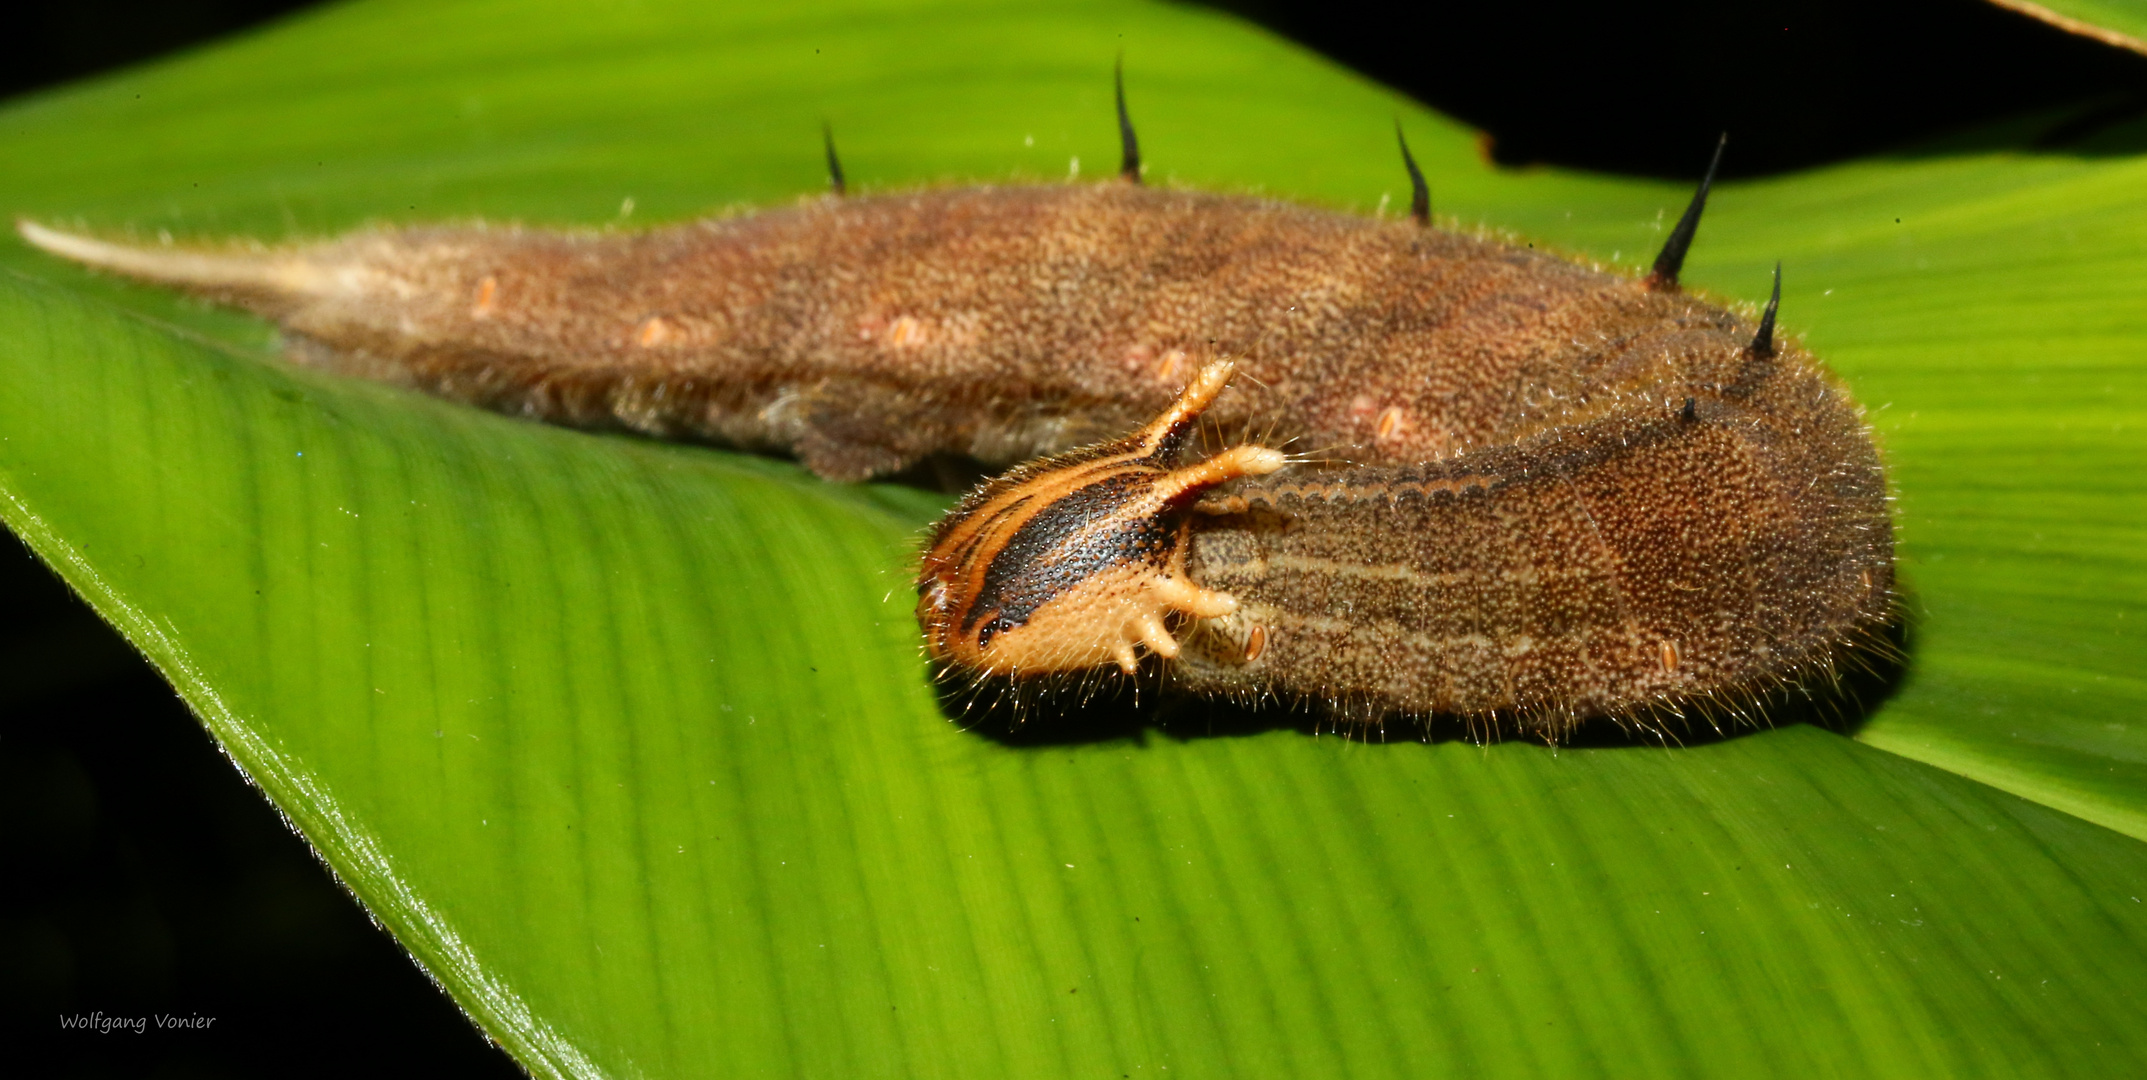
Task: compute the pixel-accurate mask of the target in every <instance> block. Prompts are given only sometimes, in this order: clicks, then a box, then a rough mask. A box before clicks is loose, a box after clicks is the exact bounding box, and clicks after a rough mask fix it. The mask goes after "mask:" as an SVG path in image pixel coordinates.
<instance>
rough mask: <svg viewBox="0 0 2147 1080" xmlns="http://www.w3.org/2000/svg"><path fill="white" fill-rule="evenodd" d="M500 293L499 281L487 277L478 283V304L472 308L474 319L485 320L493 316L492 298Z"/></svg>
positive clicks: (471, 313) (471, 312)
mask: <svg viewBox="0 0 2147 1080" xmlns="http://www.w3.org/2000/svg"><path fill="white" fill-rule="evenodd" d="M498 293H499V279H498V278H495V277H491V276H487V277H486V278H485V279H484V280H483V281H480V282H478V283H477V302H476V303H475V304H472V305H471V306H470V315H471V317H473V318H478V319H484V318H490V317H491V315H492V298H493V297H494V296H496V295H498Z"/></svg>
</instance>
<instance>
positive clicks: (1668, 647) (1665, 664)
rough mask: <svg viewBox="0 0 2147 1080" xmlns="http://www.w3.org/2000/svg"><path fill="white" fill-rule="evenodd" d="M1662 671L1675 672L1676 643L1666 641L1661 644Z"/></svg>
mask: <svg viewBox="0 0 2147 1080" xmlns="http://www.w3.org/2000/svg"><path fill="white" fill-rule="evenodd" d="M1662 669H1663V670H1664V671H1669V672H1675V671H1676V670H1677V642H1674V641H1667V640H1666V641H1664V642H1663V643H1662Z"/></svg>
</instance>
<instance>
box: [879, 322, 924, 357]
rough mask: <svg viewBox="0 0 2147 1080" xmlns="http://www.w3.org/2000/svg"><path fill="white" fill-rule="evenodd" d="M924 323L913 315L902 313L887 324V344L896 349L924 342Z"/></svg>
mask: <svg viewBox="0 0 2147 1080" xmlns="http://www.w3.org/2000/svg"><path fill="white" fill-rule="evenodd" d="M925 336H926V330H925V328H924V323H923V322H922V321H920V320H919V319H918V318H917V317H916V316H914V315H904V316H902V317H901V318H898V319H896V320H895V321H894V322H892V323H889V324H888V325H887V334H886V338H887V344H889V345H892V346H894V347H895V348H897V349H906V348H909V347H910V346H913V345H922V344H924V339H925Z"/></svg>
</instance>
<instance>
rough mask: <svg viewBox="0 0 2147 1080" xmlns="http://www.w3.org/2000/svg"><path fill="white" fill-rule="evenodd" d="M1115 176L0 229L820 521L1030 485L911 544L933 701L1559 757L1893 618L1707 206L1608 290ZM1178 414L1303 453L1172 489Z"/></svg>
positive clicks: (1818, 656) (1195, 468) (1820, 661)
mask: <svg viewBox="0 0 2147 1080" xmlns="http://www.w3.org/2000/svg"><path fill="white" fill-rule="evenodd" d="M1126 130H1127V134H1128V140H1127V142H1128V150H1129V154H1128V158H1129V162H1132V161H1135V160H1137V159H1136V158H1135V157H1134V155H1133V152H1132V143H1131V138H1130V128H1128V129H1126ZM1404 152H1405V154H1406V149H1405V151H1404ZM1410 169H1411V172H1412V175H1414V174H1415V167H1414V164H1413V162H1412V163H1411V164H1410ZM837 175H838V180H839V172H838V174H837ZM1137 177H1138V172H1137V168H1131V167H1129V170H1128V172H1127V178H1129V179H1133V180H1135V181H1136V182H1132V183H1128V182H1122V181H1112V182H1103V183H1092V184H1067V185H1049V186H998V187H969V188H952V189H941V190H927V191H921V192H913V193H906V194H893V195H881V196H872V197H841V198H814V199H809V200H806V201H802V202H801V203H800V204H798V205H796V206H793V207H789V208H783V209H772V210H765V211H761V212H758V213H753V214H749V215H745V216H738V217H731V218H725V219H718V220H709V221H700V222H694V223H689V224H682V225H677V226H672V227H668V228H661V229H656V230H653V231H649V232H643V233H636V234H622V233H597V232H591V233H581V234H573V233H558V232H546V231H538V230H532V229H522V228H496V227H482V226H468V227H418V228H403V229H375V230H369V231H364V232H360V233H357V234H354V235H350V236H347V237H344V238H342V239H338V240H331V241H327V242H324V243H319V244H314V245H308V246H297V247H289V248H282V249H261V248H252V249H245V250H241V249H231V250H225V251H209V250H185V249H172V248H138V247H132V246H128V245H124V244H117V243H111V242H106V241H102V240H97V239H93V238H89V237H84V236H79V235H74V234H70V233H65V232H60V231H56V230H53V229H49V228H46V227H43V226H39V225H36V224H34V223H30V222H21V223H19V224H18V228H19V230H20V231H21V233H22V235H23V236H24V237H25V238H26V239H28V240H29V241H30V242H31V243H33V244H36V245H37V246H39V247H42V248H45V249H46V250H48V251H51V252H53V253H56V254H59V255H62V256H65V257H68V258H71V259H74V260H77V261H79V262H83V263H86V264H89V265H92V266H97V267H102V268H105V269H108V270H112V271H115V272H118V273H122V274H126V275H129V276H133V277H136V278H140V279H144V280H148V281H152V282H159V283H163V284H167V285H171V286H176V287H179V288H183V289H187V290H190V291H192V292H195V293H197V294H200V295H203V296H206V297H210V298H213V299H215V300H219V301H222V302H226V303H230V304H234V305H237V306H240V307H243V308H246V309H249V310H251V311H254V312H257V313H259V314H261V315H264V316H266V317H268V318H271V319H274V320H276V321H277V322H278V323H280V324H281V326H282V327H283V329H284V332H285V335H286V341H287V343H288V346H289V349H290V351H291V353H292V354H293V355H294V356H295V357H297V358H299V359H301V360H303V361H307V362H313V363H319V364H323V365H326V366H328V367H330V368H333V369H335V370H339V371H343V372H348V373H353V374H357V375H362V376H367V377H373V378H380V379H387V380H390V381H394V382H398V383H401V384H404V385H409V386H414V387H417V388H421V389H423V390H427V391H430V392H432V393H436V394H441V395H445V396H447V397H450V398H455V399H459V400H462V401H466V402H470V403H473V404H477V405H481V406H485V407H489V408H494V409H500V410H504V411H507V412H511V413H517V414H521V415H525V416H530V417H534V418H538V419H543V420H549V421H554V422H559V423H565V424H572V425H578V426H584V427H617V428H626V429H631V430H635V431H640V432H645V433H648V434H652V435H656V436H660V437H668V438H688V439H698V440H708V441H714V442H719V443H723V444H728V445H733V446H739V447H746V448H755V449H769V450H776V451H782V452H787V453H792V454H795V455H797V456H798V457H799V458H800V459H802V460H803V462H804V463H805V464H806V465H807V466H808V467H809V468H811V469H812V470H813V471H814V472H816V473H818V474H820V475H821V476H824V477H826V478H828V479H831V480H843V481H851V480H860V479H864V478H867V477H872V476H879V475H885V474H889V473H893V472H897V471H899V470H902V469H904V468H905V467H907V466H909V465H911V464H913V463H915V462H917V461H918V460H920V459H921V458H924V457H926V456H928V455H934V454H956V455H966V456H968V457H972V458H975V459H977V460H979V461H981V462H984V463H987V464H990V465H1007V464H1012V463H1018V462H1023V461H1032V459H1037V458H1039V457H1040V456H1042V460H1040V461H1033V462H1032V463H1031V464H1028V465H1024V466H1022V467H1020V468H1018V469H1016V470H1015V471H1013V472H1011V473H1009V474H1007V475H1006V476H1003V477H1001V478H999V479H997V480H994V481H990V482H988V483H987V484H986V485H985V486H984V487H983V488H981V489H979V490H978V491H977V492H976V493H974V494H972V495H971V496H970V497H969V498H968V499H966V500H965V501H964V502H963V503H962V504H961V505H960V506H959V507H957V508H956V509H955V510H954V511H953V512H952V513H950V514H949V515H948V517H947V518H946V519H945V520H944V521H943V522H942V523H941V524H940V526H939V527H938V529H937V530H936V531H935V534H934V536H933V537H932V539H931V541H930V543H929V544H928V551H927V554H926V556H925V560H924V563H925V565H924V569H923V571H922V573H921V574H920V585H919V589H920V603H919V617H920V621H921V623H922V625H923V628H924V631H925V637H926V641H927V648H928V651H929V652H930V653H931V654H932V655H933V656H934V657H935V658H937V659H939V660H941V661H943V662H946V663H949V664H952V665H954V666H956V667H957V668H960V669H963V670H969V671H975V672H979V673H984V674H990V675H1008V676H1016V677H1019V676H1025V675H1030V674H1037V673H1042V672H1048V671H1056V670H1065V669H1069V668H1080V667H1091V666H1098V665H1102V666H1113V665H1115V666H1118V667H1121V668H1123V669H1125V670H1127V671H1132V670H1135V669H1136V667H1137V666H1138V664H1139V663H1140V662H1141V661H1140V656H1141V654H1143V653H1148V654H1153V655H1154V656H1155V657H1156V658H1157V659H1156V662H1157V663H1159V664H1160V665H1161V666H1162V668H1163V670H1164V675H1165V677H1166V679H1168V680H1169V681H1171V682H1172V683H1174V684H1176V685H1180V686H1184V687H1187V688H1190V689H1192V690H1194V691H1197V692H1202V693H1210V694H1219V695H1226V696H1232V697H1237V698H1241V699H1246V700H1261V699H1269V698H1276V697H1280V698H1287V699H1309V700H1312V701H1316V702H1322V703H1325V704H1326V705H1327V706H1329V707H1330V708H1332V709H1333V710H1335V711H1336V712H1337V713H1338V714H1339V715H1342V716H1346V717H1350V718H1355V719H1362V718H1370V717H1376V716H1380V715H1385V714H1392V713H1406V714H1434V713H1447V714H1458V715H1461V716H1464V717H1469V718H1472V719H1475V720H1478V721H1482V720H1495V721H1503V722H1510V723H1512V724H1514V725H1516V726H1518V727H1520V728H1522V729H1524V730H1527V731H1530V732H1532V733H1535V734H1538V735H1541V736H1543V737H1546V738H1551V739H1557V738H1560V737H1562V736H1563V735H1564V734H1565V733H1567V732H1568V731H1569V730H1570V729H1571V728H1572V726H1573V725H1575V724H1576V723H1578V722H1580V721H1582V720H1585V719H1588V718H1590V717H1597V716H1610V717H1616V718H1642V717H1646V716H1648V715H1651V714H1654V713H1659V712H1661V711H1664V710H1668V711H1676V710H1679V709H1681V708H1684V707H1686V706H1687V705H1690V704H1700V703H1706V702H1709V701H1723V700H1734V699H1739V698H1748V697H1750V696H1752V695H1755V694H1757V693H1760V692H1762V691H1764V690H1766V689H1768V688H1771V687H1774V686H1779V685H1782V684H1783V683H1785V682H1793V681H1796V680H1799V679H1803V678H1806V677H1808V676H1809V675H1810V674H1811V673H1812V672H1814V671H1819V670H1825V669H1828V668H1829V667H1830V666H1831V665H1832V664H1834V663H1835V662H1836V661H1838V660H1839V659H1840V658H1841V657H1842V656H1843V655H1844V653H1845V651H1850V650H1854V649H1856V648H1858V647H1860V646H1861V645H1862V644H1864V643H1867V642H1869V641H1871V640H1873V635H1874V631H1875V630H1876V629H1877V628H1879V627H1881V626H1882V625H1883V624H1884V623H1885V622H1886V620H1887V619H1888V618H1889V617H1890V616H1891V613H1892V585H1893V571H1892V567H1893V544H1892V532H1891V524H1890V518H1889V514H1888V500H1887V493H1886V484H1885V479H1884V475H1883V471H1882V468H1881V465H1880V461H1879V457H1878V454H1877V452H1876V450H1875V448H1874V446H1873V444H1872V441H1871V438H1870V435H1869V433H1868V431H1867V429H1866V428H1865V426H1864V424H1863V422H1862V419H1861V414H1860V411H1859V410H1858V408H1857V406H1856V405H1855V404H1854V403H1853V402H1852V401H1851V400H1850V399H1849V397H1848V396H1847V394H1846V393H1845V392H1844V391H1843V390H1842V389H1841V388H1840V387H1839V386H1838V385H1837V384H1836V383H1835V382H1834V381H1833V380H1832V379H1831V378H1830V377H1829V376H1828V374H1827V373H1826V372H1825V370H1824V368H1823V367H1822V366H1821V365H1820V364H1819V363H1818V362H1817V361H1816V360H1815V359H1813V358H1812V357H1810V356H1809V355H1808V354H1806V353H1805V352H1804V351H1803V350H1801V349H1800V348H1798V347H1796V346H1795V345H1794V344H1782V345H1777V344H1776V342H1775V341H1774V337H1773V325H1772V324H1773V317H1774V309H1773V306H1772V305H1770V306H1769V308H1768V311H1767V312H1766V314H1765V317H1764V318H1763V320H1762V321H1761V322H1760V324H1759V325H1757V326H1755V325H1754V323H1753V322H1752V321H1751V320H1749V319H1746V318H1744V317H1742V316H1740V315H1738V314H1736V313H1734V312H1731V311H1729V310H1726V309H1724V308H1722V307H1720V306H1717V305H1714V304H1710V303H1707V302H1705V301H1703V300H1701V299H1698V298H1695V297H1693V296H1690V295H1688V294H1686V293H1684V292H1682V291H1680V290H1678V288H1677V287H1676V273H1677V261H1678V260H1679V259H1681V258H1682V253H1683V247H1682V244H1683V243H1685V242H1689V240H1690V236H1691V227H1692V226H1693V225H1694V224H1696V222H1697V212H1698V207H1699V205H1700V200H1698V199H1696V200H1695V204H1694V209H1693V210H1692V211H1691V212H1689V213H1688V215H1687V220H1686V221H1685V222H1682V223H1681V225H1680V230H1679V234H1678V235H1673V239H1672V241H1671V247H1670V248H1668V249H1666V252H1665V256H1664V260H1659V261H1658V264H1657V269H1656V272H1655V273H1654V274H1652V275H1650V276H1649V277H1647V278H1645V279H1634V278H1629V277H1625V276H1622V275H1619V274H1616V273H1610V272H1605V271H1602V270H1599V269H1595V268H1591V267H1587V266H1583V265H1580V264H1577V263H1574V262H1571V261H1567V260H1564V259H1560V258H1556V257H1553V256H1551V255H1549V254H1545V253H1541V252H1537V251H1534V250H1532V249H1528V248H1521V247H1516V246H1513V245H1510V244H1506V243H1502V242H1499V241H1497V240H1493V239H1486V238H1482V237H1476V236H1469V235H1463V234H1459V233H1454V232H1449V231H1445V230H1442V229H1438V228H1434V227H1431V226H1430V225H1429V224H1428V221H1427V220H1426V219H1427V218H1428V214H1427V213H1426V212H1425V203H1424V198H1423V189H1422V186H1421V183H1420V182H1419V188H1418V202H1417V213H1416V215H1415V217H1416V218H1417V220H1416V221H1383V220H1374V219H1367V218H1361V217H1356V216H1351V215H1346V214H1341V213H1335V212H1330V211H1326V210H1321V209H1315V208H1310V207H1305V206H1299V205H1293V204H1289V203H1285V202H1279V201H1274V200H1268V199H1261V198H1252V197H1246V196H1237V195H1225V194H1214V193H1205V192H1195V191H1182V190H1167V189H1156V188H1150V187H1144V186H1141V185H1139V184H1138V183H1137ZM838 187H839V182H838ZM1704 194H1705V188H1704V186H1703V188H1702V198H1704ZM1680 235H1681V236H1682V239H1679V238H1678V237H1679V236H1680ZM1778 288H1779V286H1778V285H1777V289H1778ZM1777 295H1779V294H1778V293H1777ZM1216 358H1229V360H1228V362H1227V363H1213V362H1212V361H1214V360H1215V359H1216ZM1233 373H1234V374H1235V375H1236V376H1237V377H1239V378H1240V379H1249V380H1251V381H1253V382H1256V383H1257V386H1256V387H1251V388H1243V387H1241V388H1238V389H1233V390H1231V391H1229V392H1228V393H1225V392H1224V384H1225V383H1227V382H1228V381H1229V380H1230V379H1231V377H1232V374H1233ZM1203 416H1205V417H1206V419H1207V420H1209V421H1211V422H1213V423H1215V424H1216V426H1217V427H1218V428H1219V429H1221V430H1226V431H1260V432H1264V433H1266V436H1265V437H1266V438H1267V439H1268V440H1271V441H1273V442H1275V444H1276V445H1297V446H1307V447H1319V448H1327V447H1333V448H1337V449H1336V450H1335V451H1334V452H1333V453H1332V454H1329V455H1325V456H1326V457H1327V458H1328V459H1327V460H1295V461H1292V460H1289V459H1286V458H1285V457H1284V455H1282V454H1281V453H1280V452H1278V451H1276V450H1273V449H1269V448H1267V447H1262V446H1240V447H1234V448H1230V449H1226V450H1224V451H1223V452H1222V453H1220V454H1217V455H1215V456H1213V457H1211V458H1208V459H1206V460H1191V459H1189V458H1188V456H1187V450H1188V439H1187V437H1186V436H1187V433H1188V432H1189V431H1191V430H1192V428H1193V425H1194V423H1195V422H1196V421H1198V420H1199V419H1200V418H1202V417H1203ZM1128 432H1132V433H1133V434H1132V435H1130V436H1129V435H1127V434H1126V433H1128ZM1083 446H1087V447H1089V448H1088V449H1086V450H1080V449H1074V448H1077V447H1083ZM1050 455H1057V456H1050ZM1319 456H1320V455H1314V457H1319Z"/></svg>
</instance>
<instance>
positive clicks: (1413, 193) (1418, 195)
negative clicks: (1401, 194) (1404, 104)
mask: <svg viewBox="0 0 2147 1080" xmlns="http://www.w3.org/2000/svg"><path fill="white" fill-rule="evenodd" d="M1394 141H1395V142H1397V143H1400V144H1401V148H1402V167H1403V168H1405V169H1408V170H1409V217H1410V220H1412V221H1415V222H1416V223H1417V224H1419V225H1429V224H1431V185H1430V184H1427V183H1425V182H1424V170H1422V169H1419V168H1417V167H1416V156H1415V155H1413V154H1411V153H1409V138H1408V136H1405V135H1403V134H1402V122H1401V121H1400V120H1396V121H1394Z"/></svg>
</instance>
